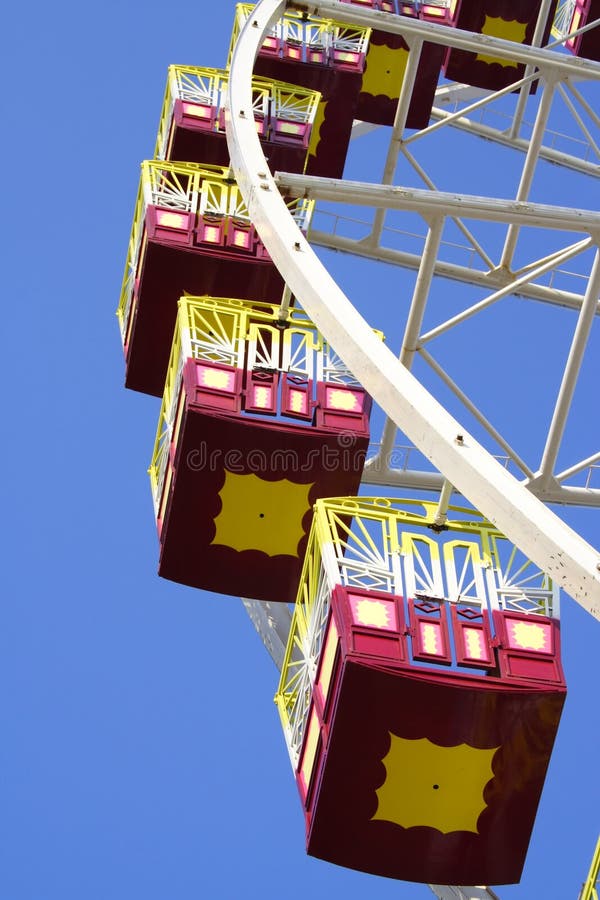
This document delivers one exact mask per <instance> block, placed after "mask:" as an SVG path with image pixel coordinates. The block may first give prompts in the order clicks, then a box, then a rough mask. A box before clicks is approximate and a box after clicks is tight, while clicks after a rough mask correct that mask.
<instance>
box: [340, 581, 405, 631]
mask: <svg viewBox="0 0 600 900" xmlns="http://www.w3.org/2000/svg"><path fill="white" fill-rule="evenodd" d="M347 596H348V604H349V606H350V615H351V617H352V624H353V625H355V626H359V627H362V628H376V629H377V630H378V631H379V630H381V631H393V632H398V631H400V627H401V623H400V621H399V619H400V617H399V615H398V610H397V607H396V601H395V599H394V597H390V596H389V595H388V596H385V595H384V596H382V595H381V594H379V593H377V594H375V593H372V592H371V591H364V592H361V593H357V592H355V591H348V594H347Z"/></svg>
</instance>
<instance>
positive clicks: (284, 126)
mask: <svg viewBox="0 0 600 900" xmlns="http://www.w3.org/2000/svg"><path fill="white" fill-rule="evenodd" d="M272 129H273V140H274V141H277V143H278V144H300V146H302V147H306V146H308V136H309V133H310V126H309V125H308V124H307V123H306V122H293V121H291V120H290V119H273V122H272Z"/></svg>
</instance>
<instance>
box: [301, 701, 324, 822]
mask: <svg viewBox="0 0 600 900" xmlns="http://www.w3.org/2000/svg"><path fill="white" fill-rule="evenodd" d="M322 749H323V742H322V738H321V723H320V722H319V717H318V715H317V710H316V709H315V706H314V704H313V705H312V708H311V711H310V713H309V716H308V721H307V723H306V729H305V732H304V739H303V743H302V751H301V754H300V761H299V763H298V769H297V775H296V777H297V780H298V788H299V790H300V796H301V797H302V801H303V803H304V805H305V807H308V806H309V805H310V801H311V796H312V793H313V792H314V786H315V783H316V781H317V775H318V771H319V767H320V762H321V759H320V758H321V751H322Z"/></svg>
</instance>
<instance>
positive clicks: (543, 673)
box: [499, 650, 564, 684]
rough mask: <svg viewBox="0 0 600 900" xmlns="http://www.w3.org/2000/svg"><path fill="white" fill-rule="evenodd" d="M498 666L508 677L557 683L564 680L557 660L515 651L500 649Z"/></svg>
mask: <svg viewBox="0 0 600 900" xmlns="http://www.w3.org/2000/svg"><path fill="white" fill-rule="evenodd" d="M499 657H500V666H501V669H502V674H503V675H505V676H508V677H509V678H520V679H524V680H531V681H553V682H556V683H558V684H561V683H563V682H564V677H563V674H562V670H561V667H560V664H559V663H558V660H556V659H544V658H543V657H542V658H541V659H534V658H533V657H531V656H522V655H520V654H516V653H510V652H506V651H504V650H501V651H500V654H499Z"/></svg>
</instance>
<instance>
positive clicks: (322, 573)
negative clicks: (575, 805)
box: [275, 497, 598, 900]
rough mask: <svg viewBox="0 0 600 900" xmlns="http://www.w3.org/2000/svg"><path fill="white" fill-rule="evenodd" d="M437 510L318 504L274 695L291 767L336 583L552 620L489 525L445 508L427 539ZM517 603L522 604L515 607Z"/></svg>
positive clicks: (524, 569) (421, 504)
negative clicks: (441, 526) (439, 529)
mask: <svg viewBox="0 0 600 900" xmlns="http://www.w3.org/2000/svg"><path fill="white" fill-rule="evenodd" d="M436 512H437V503H436V502H435V501H421V500H397V499H388V498H370V497H342V498H329V499H324V500H317V502H316V504H315V507H314V517H313V523H312V528H311V532H310V535H309V541H308V547H307V552H306V556H305V559H304V565H303V569H302V575H301V578H300V585H299V589H298V595H297V598H296V605H295V609H294V614H293V617H292V623H291V627H290V633H289V639H288V644H287V647H286V653H285V657H284V661H283V666H282V670H281V678H280V682H279V687H278V690H277V694H276V696H275V703H276V705H277V709H278V712H279V716H280V719H281V723H282V726H283V731H284V734H285V737H286V741H287V744H288V750H289V753H290V758H291V760H292V765H293V766H294V768H296V767H297V764H298V760H299V756H300V751H301V747H302V740H303V736H304V730H305V728H306V723H307V720H308V712H309V707H310V698H311V693H312V686H313V684H314V679H315V676H316V669H317V664H318V659H319V654H320V651H321V646H322V641H323V638H324V631H325V626H326V623H327V615H328V610H329V601H330V596H331V592H332V591H333V589H334V587H335V586H336V584H342V585H346V586H354V587H357V588H367V589H372V590H379V591H385V592H388V593H394V594H398V595H401V596H416V595H418V594H421V595H425V596H428V597H435V598H438V599H439V600H442V599H447V598H448V596H449V599H450V600H451V601H452V602H460V603H461V604H462V605H465V604H466V605H472V606H474V607H477V606H481V607H492V608H494V607H495V608H498V607H499V608H510V609H513V610H518V611H523V612H529V613H532V614H534V615H535V614H539V613H542V614H545V615H552V613H553V601H555V600H556V591H555V588H554V585H553V584H552V582H551V581H550V579H549V578H548V577H547V576H546V575H545V574H544V573H542V572H540V571H539V570H538V569H537V568H536V567H535V566H534V565H533V564H532V563H530V562H529V561H528V560H526V559H524V558H523V557H521V558H520V559H519V561H518V562H519V565H516V564H515V556H514V554H513V552H512V550H511V549H510V548H512V545H509V551H508V553H506V552H504V551H505V550H506V548H501V544H502V543H505V544H507V545H508V544H509V542H508V541H506V538H504V536H503V535H502V534H500V532H498V530H497V529H496V528H495V527H494V526H493V525H492V524H491V523H490V522H488V521H487V520H486V519H484V518H483V517H482V516H480V515H479V514H478V513H477V512H476V511H475V510H473V509H467V508H464V507H450V509H449V510H448V518H447V521H446V523H445V526H446V527H445V530H444V531H443V533H442V534H440V535H436V533H435V532H434V531H432V529H431V525H432V523H434V522H435V517H436ZM446 529H447V530H446ZM442 571H443V572H444V575H445V579H443V577H442ZM419 579H420V580H419ZM446 591H448V592H449V593H446ZM525 599H527V606H524V605H519V604H520V603H522V602H523V601H524V600H525ZM596 875H597V867H596ZM594 877H596V876H594ZM580 900H598V897H597V895H595V894H593V893H592V894H590V893H588V894H584V895H582V897H581V898H580Z"/></svg>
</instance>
